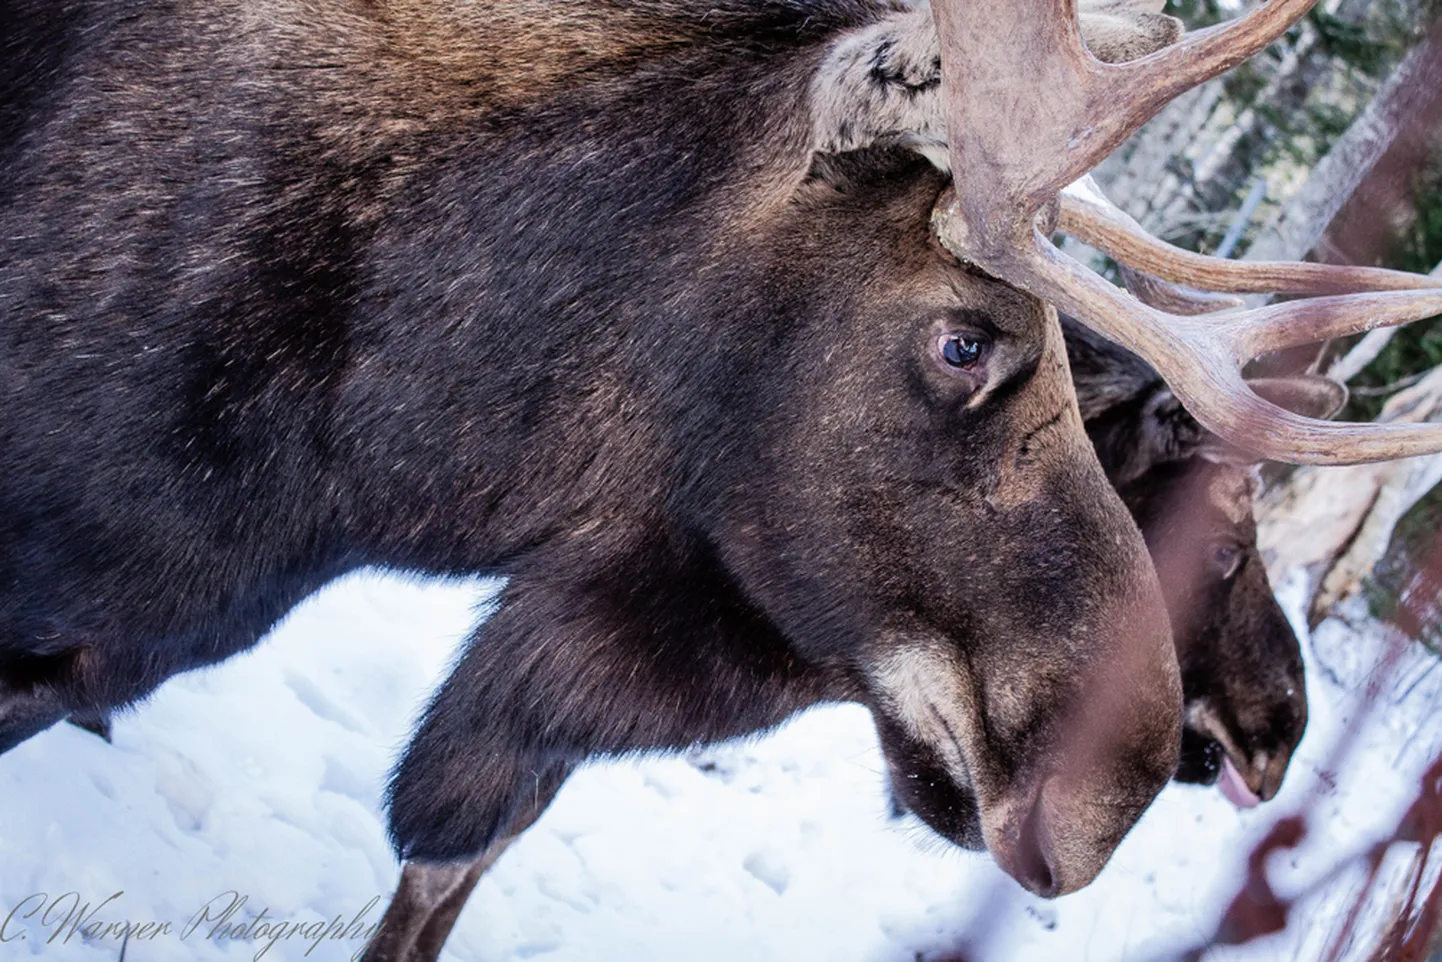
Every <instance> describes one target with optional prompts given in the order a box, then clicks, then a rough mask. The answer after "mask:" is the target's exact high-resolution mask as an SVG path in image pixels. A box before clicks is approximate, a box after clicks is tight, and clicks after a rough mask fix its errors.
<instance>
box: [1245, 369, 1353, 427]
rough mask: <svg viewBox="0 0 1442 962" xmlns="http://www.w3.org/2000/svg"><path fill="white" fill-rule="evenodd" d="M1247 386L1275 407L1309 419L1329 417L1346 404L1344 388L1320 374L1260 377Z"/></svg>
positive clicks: (1249, 382) (1345, 388) (1344, 386)
mask: <svg viewBox="0 0 1442 962" xmlns="http://www.w3.org/2000/svg"><path fill="white" fill-rule="evenodd" d="M1247 384H1248V386H1250V387H1251V389H1252V390H1253V391H1256V392H1257V393H1258V394H1260V395H1261V396H1262V397H1264V398H1266V399H1267V400H1268V401H1271V402H1272V403H1273V404H1275V405H1277V406H1278V407H1283V408H1286V409H1287V410H1288V411H1291V412H1292V413H1293V414H1300V415H1302V416H1303V417H1308V418H1330V417H1332V416H1333V415H1335V414H1336V413H1337V412H1338V411H1340V410H1342V408H1344V407H1346V405H1347V385H1345V384H1339V383H1338V382H1336V381H1333V380H1332V379H1331V378H1326V377H1323V376H1322V375H1320V374H1298V375H1295V376H1293V377H1259V378H1254V379H1250V380H1248V381H1247Z"/></svg>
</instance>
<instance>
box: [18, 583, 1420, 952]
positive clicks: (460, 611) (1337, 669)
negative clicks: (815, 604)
mask: <svg viewBox="0 0 1442 962" xmlns="http://www.w3.org/2000/svg"><path fill="white" fill-rule="evenodd" d="M497 587H498V585H497V583H495V582H491V581H469V582H421V581H416V580H408V579H403V578H399V577H390V576H383V575H379V574H375V573H362V574H360V575H356V576H352V577H349V578H346V579H343V580H342V581H340V582H337V583H336V584H334V585H332V586H330V587H329V588H328V589H326V590H325V591H323V592H321V593H320V594H319V595H318V596H316V597H315V598H312V599H311V600H310V601H308V602H307V603H306V604H305V605H303V606H302V607H300V608H299V609H297V610H296V611H295V612H294V613H293V614H292V615H291V617H290V618H289V619H287V621H286V622H285V623H284V624H283V625H281V626H280V627H279V628H278V629H277V630H276V631H275V632H274V633H273V634H272V636H271V637H270V638H269V639H268V640H267V641H266V642H265V643H264V644H262V645H261V646H260V647H258V648H257V649H256V650H255V651H254V652H252V653H249V654H247V655H245V656H242V657H240V658H236V659H234V660H232V661H230V662H228V663H226V664H224V665H222V666H219V667H217V668H214V669H211V670H208V671H204V672H198V673H193V674H190V675H187V676H183V677H179V678H176V679H173V680H172V681H170V682H169V683H167V684H166V685H165V686H164V687H163V688H162V690H161V691H160V692H158V693H157V694H156V695H155V696H154V697H153V698H152V699H150V700H149V701H148V702H147V703H146V704H144V705H142V706H140V707H139V708H138V709H137V710H135V711H134V712H132V713H130V714H127V715H124V716H122V717H121V718H119V719H118V720H117V723H116V727H115V743H114V744H113V745H106V744H105V743H103V742H101V741H100V740H99V739H97V738H95V737H94V736H92V735H89V734H87V733H85V732H82V731H80V730H78V729H74V728H71V727H69V726H61V727H58V728H55V729H53V730H51V731H49V732H46V733H44V734H43V735H40V736H38V737H36V738H34V739H31V740H30V741H29V742H27V743H25V744H23V745H21V746H20V747H18V748H16V749H15V750H13V751H11V752H10V753H8V754H6V755H4V756H0V922H3V928H0V939H3V940H4V942H3V947H0V958H4V959H11V958H15V959H24V958H31V957H35V958H43V959H46V960H55V962H66V960H77V962H80V960H83V962H90V960H114V959H116V958H117V957H118V956H119V952H120V938H119V934H120V933H121V932H122V931H123V929H122V923H129V924H130V925H131V926H133V927H135V928H134V929H133V930H132V937H131V941H130V944H129V947H128V949H127V953H128V954H127V959H129V960H130V962H169V960H176V962H180V960H185V962H190V960H220V959H225V960H242V959H245V960H249V959H255V958H258V957H259V958H266V959H276V960H291V959H304V958H315V959H347V958H351V957H352V956H353V955H354V954H355V953H356V952H358V951H359V950H360V948H361V944H362V941H363V932H364V930H365V928H366V926H369V925H373V924H374V923H375V922H376V921H378V920H379V918H380V914H381V912H382V911H383V909H384V904H385V897H386V896H387V895H388V893H389V891H390V890H391V888H392V887H393V886H394V884H395V880H396V877H397V875H398V871H399V869H398V866H397V865H396V863H395V861H394V859H393V857H392V855H391V852H390V850H389V848H388V847H387V844H386V841H385V834H384V822H383V819H382V816H381V814H380V811H379V801H380V797H381V787H382V785H383V783H384V779H385V774H386V771H387V768H388V766H389V765H390V763H391V762H392V760H393V759H394V757H395V754H396V753H397V752H398V751H399V749H400V747H401V746H402V745H403V744H404V741H405V738H406V733H407V730H408V728H409V726H410V724H411V723H412V721H413V720H414V718H415V715H416V713H417V712H418V710H419V708H420V707H421V705H422V704H423V703H424V700H425V697H426V695H427V693H428V692H429V691H430V690H431V689H432V687H433V686H434V685H435V684H436V682H437V681H438V680H439V679H440V678H441V677H442V676H443V674H444V672H445V670H446V667H447V665H448V662H449V661H450V659H451V658H452V657H453V656H454V653H455V650H456V647H457V645H458V644H459V642H460V641H461V639H463V638H464V637H465V635H466V634H467V631H468V629H469V627H470V626H471V625H472V624H473V623H475V622H476V621H477V620H478V619H479V618H481V617H483V616H484V613H485V611H486V606H487V604H488V602H490V600H491V599H493V598H494V595H495V592H496V590H497ZM1286 590H1287V589H1284V594H1285V593H1286ZM1307 644H1308V648H1309V650H1308V651H1307V662H1308V672H1309V675H1308V686H1309V692H1310V695H1311V706H1312V707H1311V722H1310V725H1309V729H1308V735H1307V737H1306V739H1305V740H1304V742H1303V744H1302V748H1301V750H1300V751H1299V754H1298V756H1297V757H1296V759H1295V761H1294V762H1293V767H1292V769H1291V771H1290V773H1289V775H1288V777H1287V784H1286V785H1285V786H1284V788H1283V792H1282V794H1281V796H1279V798H1278V799H1276V800H1274V801H1272V802H1270V803H1268V804H1265V805H1263V806H1261V807H1260V808H1257V809H1254V810H1251V811H1248V812H1243V811H1239V810H1237V809H1235V808H1233V807H1232V806H1231V805H1230V804H1228V803H1227V802H1226V801H1225V800H1224V799H1223V798H1222V796H1221V794H1220V793H1219V792H1218V791H1216V790H1215V789H1205V788H1197V787H1189V786H1179V785H1174V786H1171V787H1169V788H1168V789H1167V790H1166V791H1165V792H1163V793H1162V795H1161V797H1160V798H1159V799H1158V800H1157V802H1156V804H1154V805H1153V806H1152V808H1151V810H1150V811H1149V812H1148V813H1147V815H1146V816H1145V817H1144V818H1143V819H1142V821H1141V823H1140V824H1139V825H1138V826H1137V827H1136V829H1135V830H1134V831H1133V832H1132V833H1131V834H1130V835H1129V836H1128V837H1127V839H1126V840H1125V841H1124V843H1123V844H1122V846H1121V848H1120V849H1119V850H1118V852H1117V854H1116V856H1115V857H1114V858H1113V860H1112V863H1111V864H1110V865H1109V866H1108V868H1107V869H1106V871H1105V872H1103V874H1102V876H1101V878H1100V879H1099V880H1098V881H1097V882H1096V883H1095V884H1093V885H1092V886H1090V887H1089V888H1087V889H1086V890H1084V891H1082V892H1080V893H1077V894H1076V895H1072V896H1068V897H1066V898H1063V899H1060V900H1057V901H1055V902H1045V901H1042V900H1039V899H1036V898H1033V897H1032V896H1029V895H1027V894H1026V893H1024V892H1023V891H1022V890H1021V889H1020V888H1018V887H1017V886H1016V885H1015V884H1014V883H1012V882H1011V881H1009V880H1008V879H1006V878H1005V876H1003V875H1002V874H1001V873H1000V872H999V871H998V870H997V869H995V868H994V867H992V866H991V865H990V863H989V862H988V861H987V860H986V859H985V858H984V857H982V856H978V855H974V854H969V853H964V852H959V851H956V850H954V849H950V848H949V847H947V846H945V845H944V844H942V843H939V842H938V841H936V840H935V839H934V838H932V837H930V836H928V834H927V833H926V831H925V830H924V829H923V828H921V827H920V826H919V823H916V822H914V821H911V820H902V821H893V820H892V819H890V818H889V816H888V814H887V798H886V793H885V789H884V778H883V774H882V772H883V768H882V762H881V758H880V755H879V753H878V749H877V746H876V739H875V735H874V732H873V730H872V727H871V723H870V719H869V717H868V715H867V713H866V712H865V711H864V710H863V709H861V708H859V707H857V706H853V705H842V706H829V707H825V708H820V709H817V710H814V711H812V712H809V713H807V714H805V715H803V716H801V717H799V718H797V719H795V720H794V721H793V722H792V723H790V724H789V725H787V726H786V727H784V728H783V729H782V730H781V731H779V732H777V733H774V734H773V735H771V736H768V737H766V738H761V739H756V740H752V741H748V742H744V743H736V744H728V745H723V746H719V747H715V748H711V749H707V750H705V751H703V752H698V753H694V754H693V755H692V756H691V757H686V758H681V757H656V758H647V759H641V760H631V761H625V762H616V763H606V764H596V765H592V766H589V767H587V768H586V769H584V770H582V771H581V772H579V773H577V774H576V775H575V776H573V777H572V779H571V780H570V782H569V783H568V784H567V785H566V787H565V788H564V789H563V790H562V792H561V794H560V795H559V797H558V798H557V800H556V802H555V803H554V804H553V805H552V807H551V809H550V810H549V811H548V812H547V814H546V815H545V817H544V818H542V820H541V821H540V822H539V823H538V824H537V825H536V826H535V827H534V828H533V829H532V830H531V831H530V832H529V833H527V834H526V835H525V836H524V837H523V838H522V839H521V840H520V841H519V842H518V843H517V844H516V845H515V846H514V847H513V848H512V849H511V850H510V851H509V852H508V853H507V854H506V856H505V857H504V858H503V859H502V860H501V861H500V862H499V863H498V864H497V865H496V867H495V868H494V869H493V870H492V872H491V873H490V874H489V875H488V876H487V877H486V878H485V879H484V880H483V881H482V882H481V885H480V886H479V888H478V889H477V892H476V894H475V896H474V897H473V898H472V899H471V903H470V905H469V906H468V908H467V910H466V912H465V914H464V915H463V916H462V917H461V920H460V923H459V924H458V926H457V929H456V932H455V934H454V936H453V937H452V939H451V942H450V943H449V945H448V949H447V954H446V956H445V958H448V959H452V960H455V962H512V960H515V962H520V960H531V959H542V960H546V962H609V960H615V962H638V960H676V959H685V960H688V962H689V960H696V962H712V960H714V962H722V960H726V962H733V960H736V959H747V960H758V962H770V960H774V962H782V960H785V962H796V960H813V959H815V960H838V962H841V960H856V962H914V960H916V959H918V958H921V959H928V960H929V959H939V958H943V957H945V956H946V955H947V954H948V953H955V952H956V951H958V950H960V949H962V948H963V947H965V948H966V950H967V952H968V957H969V958H973V959H980V960H990V959H995V960H1023V962H1025V960H1048V962H1050V960H1057V959H1084V960H1096V962H1104V960H1113V959H1115V960H1121V959H1162V958H1169V957H1174V956H1175V955H1176V953H1177V952H1178V951H1179V950H1181V949H1182V948H1184V947H1186V946H1188V945H1191V944H1194V943H1196V942H1199V941H1201V940H1203V939H1204V938H1205V937H1206V936H1207V935H1208V933H1210V932H1211V931H1212V930H1213V928H1214V927H1215V925H1216V920H1217V918H1218V917H1219V914H1220V912H1221V910H1222V909H1223V907H1224V906H1225V905H1226V903H1227V902H1228V901H1229V899H1230V897H1231V895H1232V893H1233V892H1235V890H1236V887H1237V884H1238V882H1239V880H1240V878H1241V874H1240V873H1241V867H1242V866H1243V865H1244V863H1245V858H1246V853H1247V851H1248V850H1249V848H1250V846H1251V844H1252V843H1254V842H1255V840H1256V839H1257V838H1259V837H1260V836H1261V835H1262V834H1264V833H1265V831H1266V829H1267V827H1268V826H1270V825H1271V824H1272V823H1273V822H1274V821H1275V820H1276V819H1277V818H1279V817H1281V816H1283V815H1286V814H1289V813H1291V812H1293V811H1296V810H1297V809H1298V808H1299V807H1301V806H1303V805H1306V804H1309V802H1310V804H1311V805H1312V807H1313V811H1312V815H1311V818H1312V832H1311V836H1310V838H1309V840H1308V842H1307V843H1306V844H1304V845H1303V846H1302V847H1301V848H1300V849H1298V850H1297V851H1296V852H1295V853H1284V854H1282V855H1279V856H1277V857H1275V858H1274V860H1273V864H1272V869H1273V878H1274V880H1275V881H1276V883H1277V885H1278V888H1279V890H1280V891H1282V892H1283V894H1286V893H1288V892H1300V891H1303V890H1305V889H1308V888H1309V887H1310V886H1311V885H1312V884H1313V883H1314V882H1315V880H1317V879H1319V878H1322V877H1323V876H1324V875H1325V874H1326V873H1327V872H1328V871H1329V870H1330V869H1331V867H1332V866H1334V865H1335V864H1337V863H1339V862H1342V861H1344V860H1345V859H1346V857H1347V856H1349V855H1350V854H1351V853H1354V852H1359V851H1362V850H1364V849H1365V847H1366V846H1367V845H1369V844H1370V843H1371V842H1372V841H1373V840H1375V839H1376V838H1378V837H1381V836H1383V835H1385V834H1386V833H1387V832H1388V830H1389V828H1390V825H1391V824H1394V823H1395V820H1396V818H1397V815H1398V814H1399V813H1400V812H1401V811H1402V810H1403V809H1404V808H1405V807H1406V805H1407V804H1408V803H1409V802H1410V800H1411V798H1412V796H1413V793H1414V791H1415V786H1416V783H1417V778H1418V775H1419V774H1420V772H1421V770H1422V769H1423V768H1424V767H1425V765H1426V764H1427V762H1428V761H1429V760H1430V759H1431V758H1432V757H1433V756H1434V754H1435V753H1436V752H1437V751H1438V750H1439V749H1442V713H1438V712H1437V711H1436V710H1435V708H1436V706H1437V704H1438V701H1439V699H1442V672H1433V671H1432V670H1431V669H1432V666H1433V665H1434V664H1435V661H1434V660H1433V659H1431V658H1430V657H1428V656H1426V655H1425V654H1423V653H1421V652H1420V651H1417V650H1415V647H1414V649H1409V651H1408V652H1407V654H1406V655H1404V656H1403V658H1402V660H1401V663H1400V665H1399V667H1398V668H1397V669H1396V671H1395V673H1394V675H1392V676H1391V677H1390V678H1389V679H1387V680H1386V683H1385V684H1383V685H1382V688H1381V691H1382V695H1381V697H1380V698H1379V699H1378V700H1377V703H1376V705H1375V708H1374V710H1373V711H1372V712H1371V713H1370V715H1366V713H1365V712H1363V711H1362V709H1361V702H1362V692H1363V690H1364V689H1365V687H1366V684H1367V682H1368V680H1369V679H1372V678H1373V677H1374V675H1375V670H1376V665H1377V664H1378V662H1379V660H1380V659H1381V657H1382V653H1383V651H1384V650H1385V649H1386V646H1387V643H1386V636H1385V633H1384V632H1382V631H1381V630H1380V629H1379V628H1378V627H1377V626H1375V625H1373V624H1371V623H1369V622H1366V621H1360V622H1359V623H1358V624H1356V625H1349V624H1347V623H1345V622H1342V621H1329V622H1327V623H1325V624H1323V625H1322V626H1321V628H1320V629H1319V630H1318V631H1317V633H1316V635H1315V637H1314V638H1312V639H1309V640H1308V641H1307ZM1364 716H1365V717H1364ZM1359 720H1360V721H1361V722H1363V724H1362V725H1361V727H1360V731H1359V734H1358V735H1357V738H1356V741H1355V742H1354V743H1353V744H1352V746H1351V748H1350V750H1349V751H1347V752H1346V753H1345V754H1344V755H1343V756H1342V758H1341V762H1340V764H1339V763H1337V761H1336V760H1335V759H1334V758H1333V754H1334V748H1335V746H1336V745H1337V743H1338V741H1339V738H1340V737H1341V735H1342V733H1343V731H1344V730H1346V729H1347V728H1348V726H1349V725H1351V724H1352V723H1354V722H1357V721H1359ZM1412 854H1413V851H1412V850H1411V849H1407V850H1403V851H1400V852H1398V853H1396V856H1395V857H1394V858H1393V859H1391V860H1390V861H1389V867H1391V868H1397V867H1402V866H1405V864H1406V862H1407V860H1408V859H1409V858H1410V857H1411V856H1412ZM1393 874H1394V875H1396V873H1395V872H1394V873H1393ZM1360 878H1361V875H1360V873H1359V872H1358V871H1355V870H1354V871H1352V872H1351V873H1350V874H1346V875H1345V876H1344V877H1343V879H1342V880H1341V882H1340V884H1333V885H1330V886H1327V887H1324V888H1323V889H1322V890H1321V891H1320V892H1319V893H1318V894H1316V895H1314V896H1313V897H1311V898H1309V899H1307V900H1305V901H1304V902H1303V903H1302V905H1301V907H1300V908H1299V910H1298V914H1297V915H1296V917H1295V918H1294V924H1293V925H1292V927H1291V928H1290V929H1289V930H1288V931H1287V932H1285V933H1283V934H1281V935H1279V936H1275V937H1272V938H1270V939H1267V940H1263V941H1261V942H1259V943H1257V944H1254V945H1251V946H1246V947H1243V948H1239V949H1225V950H1221V949H1219V950H1214V951H1213V953H1212V954H1211V955H1209V956H1208V957H1209V958H1215V959H1219V960H1221V959H1226V960H1232V959H1247V960H1263V959H1273V958H1277V959H1281V958H1286V959H1291V958H1317V957H1319V956H1320V955H1321V954H1322V948H1323V946H1325V945H1326V944H1327V942H1328V940H1329V938H1330V937H1331V935H1332V933H1334V932H1335V931H1336V929H1337V927H1338V926H1339V924H1340V919H1341V917H1342V916H1343V914H1344V913H1345V911H1346V909H1347V907H1348V906H1349V905H1350V902H1351V898H1352V896H1353V894H1354V893H1355V886H1356V885H1357V884H1359V880H1360ZM69 893H73V895H70V894H69ZM114 893H119V894H118V895H117V896H116V897H115V898H114V899H112V900H111V901H109V902H108V903H106V904H103V905H102V904H101V903H104V902H105V900H106V899H107V898H109V897H110V896H112V894H114ZM1387 901H1388V900H1385V899H1384V900H1376V901H1375V902H1374V905H1373V907H1372V911H1373V913H1374V914H1375V913H1378V912H1383V911H1385V910H1386V908H1387V907H1388V904H1387ZM85 904H88V905H89V906H90V910H91V914H89V915H86V916H85V919H86V923H87V924H86V925H79V924H68V923H74V922H76V920H77V917H78V915H77V906H78V905H85ZM227 910H229V912H228V914H227ZM32 913H33V914H32ZM47 913H48V914H47ZM27 914H28V915H29V916H30V917H28V918H27V917H26V916H27ZM67 917H68V920H67ZM97 921H98V922H100V923H101V924H100V925H98V926H96V925H93V924H92V923H95V922H97ZM247 922H249V924H248V925H247V924H246V923H247ZM147 923H151V925H150V927H149V928H148V929H140V928H139V927H140V926H144V925H146V924H147ZM167 923H168V924H169V926H170V928H169V930H166V929H165V928H164V926H165V925H166V924H167ZM316 923H320V927H319V929H317V928H316ZM105 924H110V925H111V927H110V928H109V930H105ZM87 926H89V928H88V929H87ZM326 926H330V931H329V933H327V931H326ZM1365 929H1366V927H1365V926H1364V930H1365ZM87 931H88V934H89V935H90V936H92V937H90V938H87V937H86V935H87ZM1359 951H1360V946H1359Z"/></svg>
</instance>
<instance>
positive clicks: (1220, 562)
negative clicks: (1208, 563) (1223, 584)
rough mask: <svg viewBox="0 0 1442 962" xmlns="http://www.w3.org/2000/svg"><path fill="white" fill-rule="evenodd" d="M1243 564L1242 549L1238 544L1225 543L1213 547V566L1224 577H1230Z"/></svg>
mask: <svg viewBox="0 0 1442 962" xmlns="http://www.w3.org/2000/svg"><path fill="white" fill-rule="evenodd" d="M1241 565H1242V549H1240V548H1238V547H1237V546H1236V545H1230V544H1223V545H1218V546H1217V547H1215V548H1213V549H1212V566H1213V567H1214V568H1216V569H1217V571H1218V572H1219V573H1220V574H1221V576H1222V577H1223V578H1230V577H1231V576H1232V575H1234V574H1236V573H1237V569H1238V568H1239V567H1241Z"/></svg>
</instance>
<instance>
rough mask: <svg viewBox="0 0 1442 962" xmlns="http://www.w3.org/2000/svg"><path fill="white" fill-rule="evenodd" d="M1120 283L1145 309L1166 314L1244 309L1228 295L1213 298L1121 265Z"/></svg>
mask: <svg viewBox="0 0 1442 962" xmlns="http://www.w3.org/2000/svg"><path fill="white" fill-rule="evenodd" d="M1121 274H1122V283H1123V284H1125V285H1126V289H1127V290H1129V291H1131V292H1132V293H1133V294H1135V295H1136V296H1137V298H1138V299H1139V300H1140V301H1141V302H1142V303H1143V304H1145V305H1147V306H1148V307H1155V308H1156V309H1157V310H1159V311H1166V312H1168V313H1170V314H1185V315H1193V314H1211V313H1213V312H1214V311H1234V310H1240V309H1241V308H1242V307H1244V306H1246V302H1245V301H1243V300H1242V299H1241V298H1240V297H1233V296H1231V295H1230V294H1214V293H1212V292H1211V291H1198V290H1193V289H1192V288H1189V287H1181V286H1179V285H1177V284H1173V283H1171V282H1170V281H1165V280H1162V279H1161V278H1159V277H1155V276H1153V275H1151V274H1143V273H1142V272H1141V271H1136V270H1132V269H1131V268H1130V267H1128V266H1127V265H1125V264H1122V265H1121Z"/></svg>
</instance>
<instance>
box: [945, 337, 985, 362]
mask: <svg viewBox="0 0 1442 962" xmlns="http://www.w3.org/2000/svg"><path fill="white" fill-rule="evenodd" d="M936 346H937V349H938V351H939V352H940V354H941V357H942V360H944V361H946V363H947V364H949V365H951V366H952V367H955V368H962V369H965V368H969V367H972V366H973V365H975V364H976V363H977V362H978V361H980V360H981V356H982V354H983V353H984V352H985V344H983V342H982V339H981V338H979V337H976V336H973V335H967V334H962V333H958V332H955V331H951V332H948V333H946V334H942V335H941V336H940V337H938V338H937V341H936Z"/></svg>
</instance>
